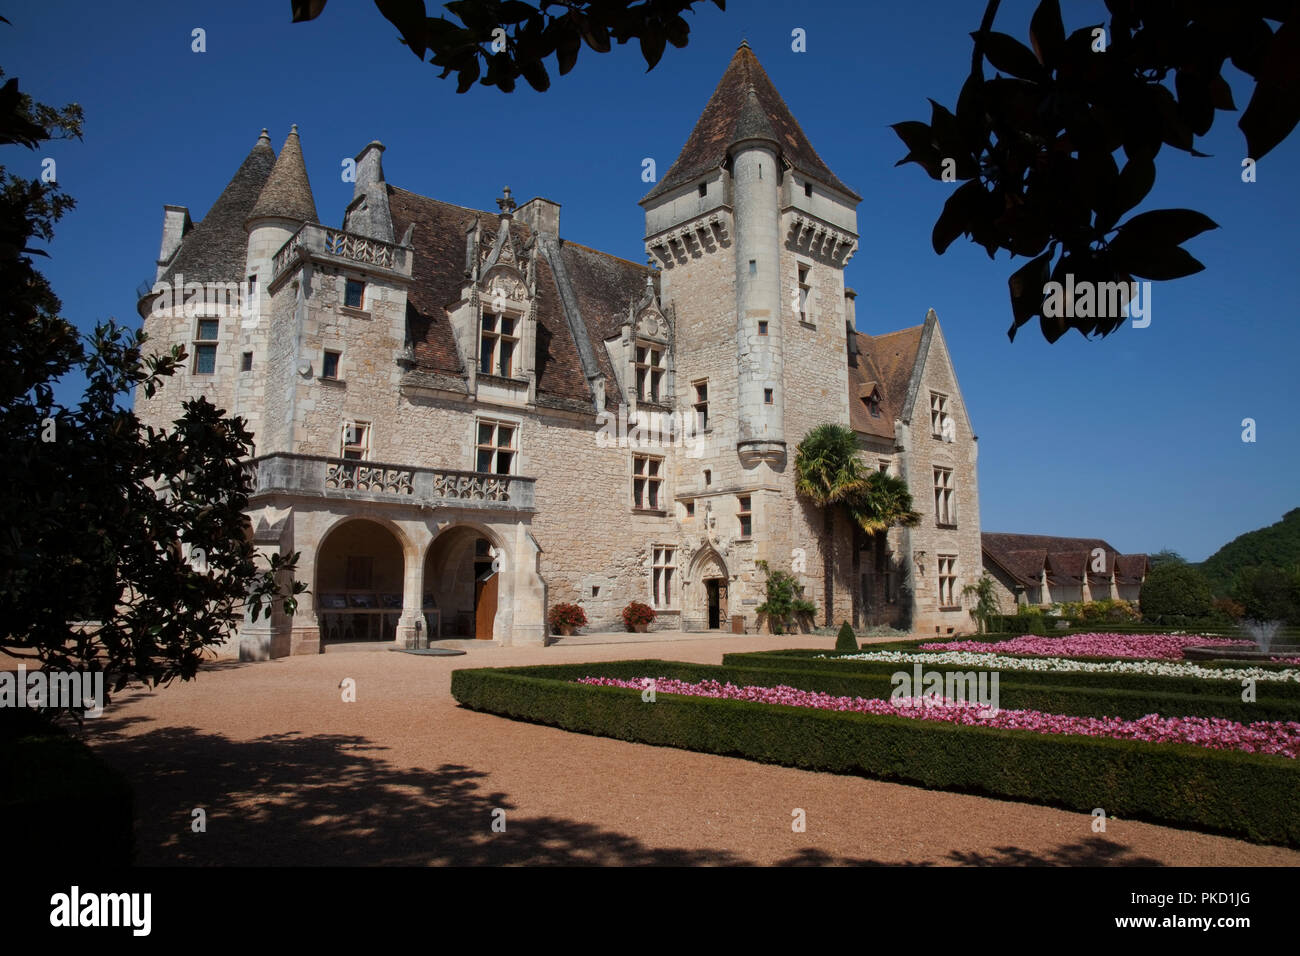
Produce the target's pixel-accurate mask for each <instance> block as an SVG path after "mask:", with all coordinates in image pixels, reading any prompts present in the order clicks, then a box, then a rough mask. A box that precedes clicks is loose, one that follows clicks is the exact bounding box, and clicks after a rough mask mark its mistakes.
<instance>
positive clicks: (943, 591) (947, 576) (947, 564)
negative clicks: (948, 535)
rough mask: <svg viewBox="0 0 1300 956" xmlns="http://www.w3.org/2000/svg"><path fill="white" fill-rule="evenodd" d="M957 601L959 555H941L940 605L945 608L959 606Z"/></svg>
mask: <svg viewBox="0 0 1300 956" xmlns="http://www.w3.org/2000/svg"><path fill="white" fill-rule="evenodd" d="M958 606H959V605H958V602H957V555H955V554H941V555H939V607H940V608H943V609H949V608H955V607H958Z"/></svg>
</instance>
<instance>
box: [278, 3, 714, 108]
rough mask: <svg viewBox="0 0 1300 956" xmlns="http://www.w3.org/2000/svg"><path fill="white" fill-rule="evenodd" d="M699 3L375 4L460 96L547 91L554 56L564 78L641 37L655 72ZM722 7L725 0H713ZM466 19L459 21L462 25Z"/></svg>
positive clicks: (302, 7)
mask: <svg viewBox="0 0 1300 956" xmlns="http://www.w3.org/2000/svg"><path fill="white" fill-rule="evenodd" d="M325 2H326V0H290V6H291V7H292V9H293V20H294V22H295V23H297V22H300V21H303V20H314V19H315V18H316V17H318V16H320V14H321V11H323V10H324V9H325ZM696 2H698V0H644V2H641V3H634V2H629V0H573V2H567V0H566V2H563V3H559V2H554V0H551V2H547V0H542V2H541V3H538V4H536V5H534V4H532V3H524V2H523V0H453V2H452V3H448V4H445V5H444V7H445V9H446V10H447V12H448V13H450V14H451V16H452V17H454V18H455V19H449V18H447V17H430V16H428V15H427V10H426V7H425V3H424V0H375V6H376V7H378V8H379V12H380V13H382V14H383V15H384V17H385V18H386V19H387V20H388V22H389V23H391V24H392V25H393V26H395V27H397V30H398V32H399V33H400V34H401V36H402V43H403V44H404V45H405V46H406V47H407V49H409V50H410V51H411V52H412V53H414V54H415V55H416V56H417V57H419V58H420V60H421V62H423V60H424V58H425V56H426V54H431V55H430V57H429V62H430V63H432V64H433V65H434V66H440V67H442V73H441V74H439V79H442V78H444V77H446V76H449V75H450V74H452V73H455V74H456V77H457V79H456V92H457V93H465V92H467V91H468V90H469V89H470V88H471V87H472V86H473V85H474V84H475V82H478V83H482V84H483V85H484V86H495V87H497V88H498V89H499V90H501V91H502V92H503V93H509V92H511V91H513V90H514V88H515V85H516V83H517V82H518V80H519V78H520V77H523V79H524V80H525V81H526V82H527V83H528V85H529V86H531V87H532V88H533V89H535V90H537V91H539V92H541V91H543V90H546V89H548V88H549V87H550V85H551V77H550V74H549V73H548V72H547V70H546V63H545V61H546V59H547V58H548V57H550V56H552V55H554V56H555V66H556V69H558V71H559V73H560V76H564V75H565V74H566V73H568V72H569V71H570V70H572V69H573V67H574V64H576V63H577V62H578V52H579V51H580V50H581V49H582V45H583V43H586V44H587V47H588V48H589V49H591V50H594V51H595V52H597V53H608V52H609V51H610V45H611V41H613V42H615V43H619V44H623V43H627V42H628V41H630V40H636V41H638V43H639V44H640V47H641V55H642V56H643V57H644V58H645V62H646V68H647V71H648V70H652V69H654V67H655V64H657V63H658V62H659V60H660V58H661V57H662V56H663V54H664V49H665V47H666V46H667V45H668V44H670V43H671V44H672V45H673V46H675V47H678V48H679V49H680V48H681V47H684V46H686V43H687V41H688V39H689V38H690V33H691V27H690V24H688V23H687V22H686V20H685V19H684V18H683V17H682V14H683V13H685V12H686V11H688V10H690V9H691V8H692V7H694V6H695V4H696ZM713 3H714V4H715V5H716V6H717V8H718V9H719V10H725V9H726V0H713ZM457 21H459V22H457Z"/></svg>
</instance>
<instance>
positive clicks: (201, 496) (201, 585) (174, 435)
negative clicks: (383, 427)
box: [0, 79, 306, 689]
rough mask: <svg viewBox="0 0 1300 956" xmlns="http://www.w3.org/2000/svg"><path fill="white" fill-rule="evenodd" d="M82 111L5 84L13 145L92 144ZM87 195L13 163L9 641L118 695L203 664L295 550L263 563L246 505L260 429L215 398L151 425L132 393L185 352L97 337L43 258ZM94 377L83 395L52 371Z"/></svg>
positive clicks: (5, 251) (4, 597)
mask: <svg viewBox="0 0 1300 956" xmlns="http://www.w3.org/2000/svg"><path fill="white" fill-rule="evenodd" d="M81 122H82V114H81V109H80V107H78V106H75V105H74V106H69V107H66V108H64V109H63V110H54V109H51V108H49V107H46V106H41V105H39V104H36V103H33V102H32V101H31V99H30V98H28V97H26V96H24V95H22V94H21V93H19V91H18V85H17V81H16V80H12V79H11V80H9V82H8V83H6V84H5V86H4V88H3V89H2V90H0V144H4V145H20V146H25V147H27V148H29V149H34V148H36V147H37V146H38V145H39V144H40V143H42V142H44V141H46V140H48V139H51V138H54V137H60V136H62V137H66V136H70V137H75V138H80V132H81ZM72 206H73V201H72V199H70V198H69V197H68V196H66V195H65V194H63V192H62V191H61V190H60V189H59V187H58V186H57V185H55V184H53V183H44V182H41V181H28V180H25V179H23V178H21V177H18V176H15V175H12V174H10V173H7V172H5V171H4V170H3V168H2V167H0V293H3V294H0V322H2V323H3V325H4V328H5V331H6V339H7V341H6V348H5V349H4V350H3V352H2V353H0V483H2V484H3V487H4V488H5V489H6V494H5V495H4V496H3V498H2V499H0V528H3V532H0V621H3V626H2V629H0V650H4V651H5V652H7V653H10V654H15V653H17V654H19V655H22V656H26V657H29V658H30V657H32V656H35V658H36V659H37V660H39V662H40V663H41V664H42V665H43V666H45V667H46V668H49V669H56V670H90V671H100V670H103V671H107V672H108V673H109V674H110V680H111V681H112V684H111V686H112V688H113V689H120V688H121V687H122V686H124V685H125V684H126V683H127V682H129V681H130V680H133V679H140V680H143V681H145V682H147V683H150V684H156V683H158V682H165V681H169V680H171V679H172V678H174V677H182V678H189V677H192V676H194V674H195V672H196V671H197V669H198V665H199V662H200V659H201V656H202V653H203V651H204V650H205V649H206V648H208V647H211V646H213V645H214V644H218V643H221V642H222V641H224V640H225V639H226V638H227V636H228V635H229V633H230V631H231V629H232V628H233V627H234V626H236V624H237V623H238V621H239V619H240V617H241V616H242V615H243V614H244V613H245V611H246V610H247V611H250V612H251V616H252V617H253V619H254V620H256V618H257V616H258V615H259V614H260V613H261V612H262V611H265V612H266V613H268V614H269V613H271V606H272V604H273V603H274V601H275V600H276V598H277V597H278V596H279V595H280V591H281V589H282V588H284V587H288V588H289V592H290V596H289V597H287V598H285V600H284V602H283V607H284V609H285V611H286V612H288V613H291V612H292V609H293V607H294V604H295V602H294V600H293V597H292V595H294V594H300V593H302V592H303V591H305V590H306V586H305V585H304V584H301V583H300V582H291V581H289V580H288V576H289V573H290V572H292V570H293V567H294V562H295V561H296V558H297V556H296V555H293V556H288V557H281V556H278V555H276V556H274V557H272V558H271V559H270V568H269V569H265V570H263V569H259V568H258V566H257V565H256V563H255V557H256V554H255V551H254V548H253V545H252V542H251V540H250V536H249V534H248V529H247V519H246V518H245V517H244V514H243V511H244V509H245V508H246V506H247V504H248V490H249V487H248V481H247V478H246V476H245V474H244V471H243V468H242V465H241V459H242V458H243V457H244V456H246V455H247V454H248V453H249V451H250V449H251V436H250V435H249V433H248V432H247V431H246V430H245V428H244V423H243V421H242V420H241V419H237V418H228V417H226V415H225V413H224V412H223V411H221V410H219V409H217V408H214V407H213V406H212V405H211V404H210V403H208V402H207V401H206V400H205V399H202V398H200V399H196V400H193V401H188V402H185V403H184V404H183V408H184V414H183V415H182V417H181V418H179V419H178V420H177V421H176V422H175V423H174V427H173V428H171V429H164V430H161V431H156V430H154V429H152V428H145V427H144V426H143V425H142V424H141V422H140V421H139V419H138V418H136V416H135V415H134V414H133V413H132V412H131V411H130V410H128V409H127V408H125V407H123V405H122V404H121V400H122V399H123V398H124V397H125V396H127V395H128V394H129V393H130V391H131V390H132V389H134V388H136V387H139V388H140V389H142V390H143V391H144V392H145V394H147V395H151V394H153V393H154V391H155V390H156V389H157V388H158V387H159V386H160V383H161V380H162V379H163V378H165V377H167V376H169V375H171V374H173V373H174V372H175V371H176V369H177V368H178V366H179V363H181V362H183V361H184V360H185V357H186V356H185V352H184V350H183V349H181V348H179V347H177V348H174V349H173V350H172V352H171V354H169V355H165V356H147V357H146V356H145V355H144V354H143V352H142V346H143V343H144V336H143V334H142V333H140V332H130V331H128V330H126V329H124V328H122V327H121V326H118V325H117V324H116V323H115V322H113V321H111V320H110V321H108V322H106V323H103V324H100V325H99V326H97V327H96V329H95V331H94V333H93V335H91V336H89V337H87V338H86V339H85V340H83V338H82V336H81V335H80V334H79V333H78V331H77V329H76V328H75V327H74V326H73V325H72V324H71V323H70V322H68V321H67V320H66V319H64V318H63V317H62V316H60V314H59V311H60V303H59V300H58V298H57V296H55V294H54V292H53V290H52V289H51V288H50V286H49V284H48V282H46V280H45V278H44V277H43V276H42V275H41V274H40V273H39V272H37V271H36V269H35V268H34V267H33V264H32V257H33V256H37V255H45V253H44V252H43V251H41V250H40V249H38V248H36V247H35V246H34V243H36V242H37V241H38V240H44V241H48V240H49V239H50V238H51V237H52V236H53V230H54V223H55V222H56V221H57V220H58V219H59V218H60V217H61V216H62V215H63V214H64V213H65V212H66V211H67V210H68V209H71V208H72ZM72 370H79V371H81V372H82V373H83V374H84V376H85V378H86V382H87V384H86V387H85V392H84V394H83V396H82V399H81V401H80V402H79V403H78V404H77V405H76V406H75V407H65V406H64V405H62V404H60V403H58V402H56V401H55V400H54V390H53V383H54V382H55V381H57V380H58V379H59V378H60V377H61V376H63V375H64V374H66V373H68V372H70V371H72Z"/></svg>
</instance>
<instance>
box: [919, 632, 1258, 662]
mask: <svg viewBox="0 0 1300 956" xmlns="http://www.w3.org/2000/svg"><path fill="white" fill-rule="evenodd" d="M1234 646H1236V647H1239V646H1247V647H1254V646H1255V644H1254V641H1245V640H1234V639H1231V638H1223V637H1203V636H1200V635H1196V634H1191V635H1188V634H1072V635H1070V636H1069V637H1035V636H1033V635H1028V634H1027V635H1025V636H1023V637H1017V638H1012V639H1011V640H1006V641H994V642H987V641H931V642H930V643H928V644H922V645H921V646H920V650H923V651H970V652H972V653H976V654H981V653H1008V654H1031V655H1039V656H1045V657H1153V658H1159V659H1162V660H1171V661H1178V660H1182V659H1183V650H1184V649H1185V648H1188V647H1234Z"/></svg>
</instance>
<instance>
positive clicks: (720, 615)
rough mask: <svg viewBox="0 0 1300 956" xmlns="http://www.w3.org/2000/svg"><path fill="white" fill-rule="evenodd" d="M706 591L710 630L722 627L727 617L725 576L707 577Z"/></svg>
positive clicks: (705, 580) (705, 581) (705, 582)
mask: <svg viewBox="0 0 1300 956" xmlns="http://www.w3.org/2000/svg"><path fill="white" fill-rule="evenodd" d="M704 593H705V598H706V600H707V602H708V608H709V630H711V631H713V630H717V629H718V628H720V627H722V622H723V621H724V620H725V619H726V617H727V583H726V580H725V579H723V578H705V579H704Z"/></svg>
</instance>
